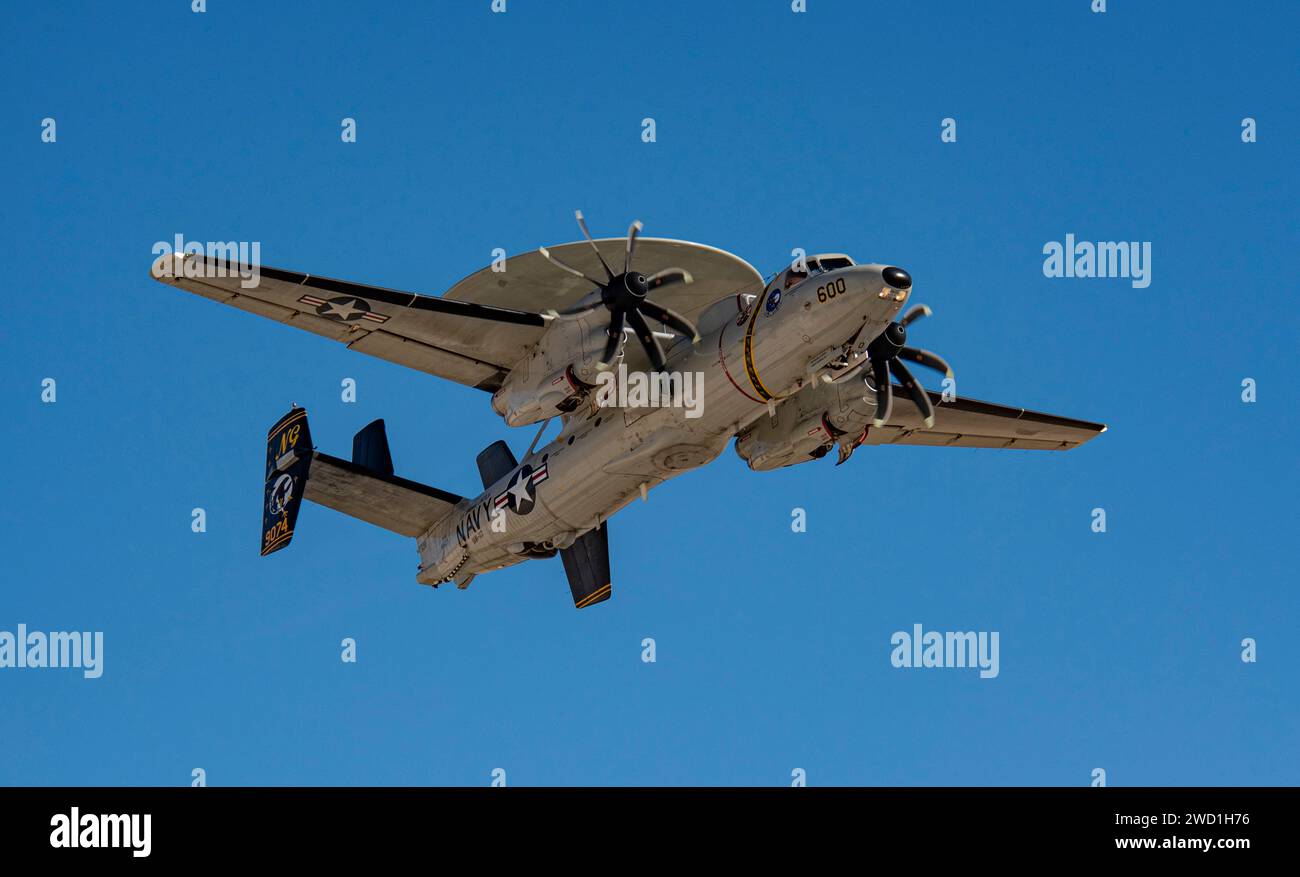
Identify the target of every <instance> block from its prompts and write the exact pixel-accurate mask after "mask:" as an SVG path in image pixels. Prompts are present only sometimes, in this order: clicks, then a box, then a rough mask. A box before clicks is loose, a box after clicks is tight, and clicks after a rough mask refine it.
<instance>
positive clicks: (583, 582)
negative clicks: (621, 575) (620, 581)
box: [560, 521, 610, 609]
mask: <svg viewBox="0 0 1300 877" xmlns="http://www.w3.org/2000/svg"><path fill="white" fill-rule="evenodd" d="M560 557H561V558H562V559H563V560H564V572H565V575H567V576H568V577H569V590H570V591H572V592H573V605H574V606H576V607H577V608H579V609H585V608H586V607H588V606H594V605H596V604H597V603H603V602H605V601H606V600H608V599H609V595H610V579H609V530H608V529H606V526H605V523H604V522H603V521H602V522H601V524H600V526H599V527H597V528H596V529H594V530H588V531H587V532H586V533H583V534H582V535H581V536H579V537H578V539H577V541H576V542H574V543H573V544H572V545H570V546H569V547H568V548H565V549H562V550H561V551H560Z"/></svg>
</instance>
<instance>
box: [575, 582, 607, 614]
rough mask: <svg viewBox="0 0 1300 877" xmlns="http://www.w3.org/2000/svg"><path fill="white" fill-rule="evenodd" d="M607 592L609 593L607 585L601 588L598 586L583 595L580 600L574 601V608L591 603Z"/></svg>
mask: <svg viewBox="0 0 1300 877" xmlns="http://www.w3.org/2000/svg"><path fill="white" fill-rule="evenodd" d="M608 593H609V585H605V587H603V588H599V589H597V590H595V591H592V592H591V593H590V594H588V595H587V596H585V597H583V598H582V599H581V600H579V601H578V602H577V603H574V604H573V605H574V607H575V608H577V609H581V608H582V607H584V606H589V605H591V603H592V602H593V601H595V600H598V599H600V598H601V597H603V596H605V595H606V594H608Z"/></svg>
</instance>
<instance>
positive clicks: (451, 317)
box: [152, 254, 546, 392]
mask: <svg viewBox="0 0 1300 877" xmlns="http://www.w3.org/2000/svg"><path fill="white" fill-rule="evenodd" d="M254 269H255V271H256V273H257V282H256V284H255V285H253V286H250V287H249V288H245V287H244V285H243V284H244V282H246V281H245V278H243V277H240V276H239V274H238V272H237V270H236V269H235V267H234V266H233V265H232V264H229V263H226V262H224V261H222V260H217V259H213V258H211V257H206V256H200V255H192V254H191V255H185V254H181V255H164V256H161V257H159V258H158V259H157V260H155V261H154V264H153V269H152V274H153V277H154V279H155V280H158V281H161V282H163V283H166V284H169V285H171V286H176V287H179V288H180V289H184V290H185V291H187V292H192V293H194V294H195V295H201V296H203V297H204V298H209V299H212V300H213V301H218V302H221V303H222V304H227V305H230V306H232V307H236V308H239V309H240V310H245V311H249V312H250V313H254V314H258V315H259V316H263V317H269V318H271V319H273V320H277V321H279V322H281V323H284V324H286V325H289V326H294V327H297V328H299V329H306V330H307V331H308V332H314V333H315V334H317V335H324V336H325V337H326V338H332V339H334V340H335V341H340V342H342V343H344V344H346V345H347V346H348V347H349V348H350V349H352V350H356V351H359V352H361V353H367V354H369V355H371V356H376V357H378V358H380V359H385V360H388V361H389V362H395V363H397V364H398V365H404V366H406V367H408V368H413V369H416V370H417V371H422V372H426V373H428V374H431V375H437V376H438V377H442V378H447V379H449V380H452V381H455V382H456V383H459V384H465V385H466V386H470V387H477V388H479V389H481V390H487V391H488V392H494V391H496V390H497V389H498V388H499V387H500V386H501V383H502V381H504V380H505V377H506V375H507V374H509V372H510V369H511V368H512V367H513V366H514V364H515V363H516V362H517V361H518V360H519V358H520V356H522V355H523V352H524V350H525V349H526V348H527V347H529V346H530V345H532V344H534V343H536V342H537V339H538V338H540V337H541V335H542V333H543V332H544V331H545V328H546V319H545V318H544V317H542V316H541V315H540V314H535V313H530V312H527V311H518V310H511V309H509V308H501V307H493V306H491V305H483V304H477V303H474V302H467V301H451V300H449V299H445V298H435V297H433V296H427V295H417V294H416V293H412V292H400V291H398V290H393V289H385V288H383V287H381V286H367V285H365V284H361V283H351V282H348V281H346V280H333V279H330V278H328V277H316V276H313V275H310V274H300V273H298V272H296V271H284V270H282V269H279V268H268V267H265V266H254Z"/></svg>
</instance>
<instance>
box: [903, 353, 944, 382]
mask: <svg viewBox="0 0 1300 877" xmlns="http://www.w3.org/2000/svg"><path fill="white" fill-rule="evenodd" d="M898 358H899V359H906V360H907V361H908V362H914V363H916V364H917V365H923V366H925V367H926V368H932V369H934V370H935V371H937V372H942V373H943V375H944V377H948V378H951V377H954V375H953V371H952V366H950V365H948V363H946V362H944V361H943V357H941V356H939V355H938V354H937V353H931V352H930V351H928V350H922V349H921V348H919V347H904V348H903V349H902V350H900V351H898Z"/></svg>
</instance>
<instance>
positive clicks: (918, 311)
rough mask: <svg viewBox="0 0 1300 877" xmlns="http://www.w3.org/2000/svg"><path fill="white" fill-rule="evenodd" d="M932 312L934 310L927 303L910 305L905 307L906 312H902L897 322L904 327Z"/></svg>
mask: <svg viewBox="0 0 1300 877" xmlns="http://www.w3.org/2000/svg"><path fill="white" fill-rule="evenodd" d="M933 313H934V311H932V310H930V306H929V305H912V306H911V307H910V308H908V309H907V313H905V314H903V319H901V320H899V321H898V322H900V323H902V324H903V328H904V329H906V328H907V327H908V326H910V325H912V324H913V323H915V322H916V321H917V320H919V319H921V318H922V317H928V316H930V315H931V314H933Z"/></svg>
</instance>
